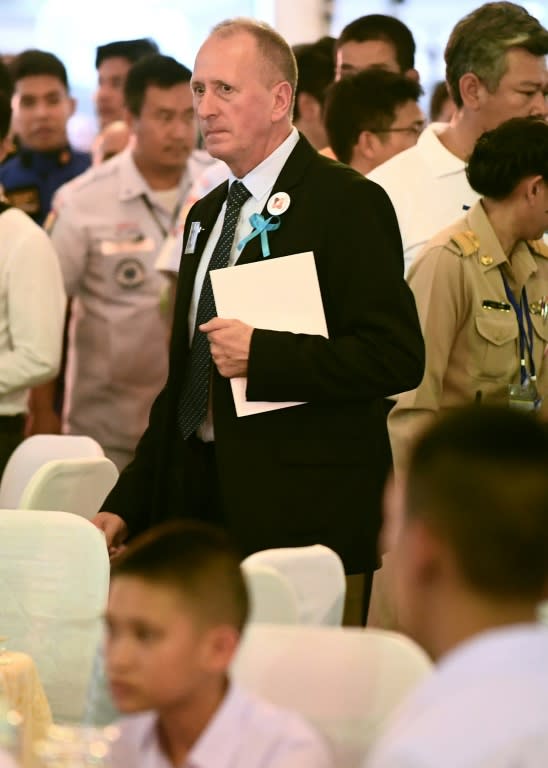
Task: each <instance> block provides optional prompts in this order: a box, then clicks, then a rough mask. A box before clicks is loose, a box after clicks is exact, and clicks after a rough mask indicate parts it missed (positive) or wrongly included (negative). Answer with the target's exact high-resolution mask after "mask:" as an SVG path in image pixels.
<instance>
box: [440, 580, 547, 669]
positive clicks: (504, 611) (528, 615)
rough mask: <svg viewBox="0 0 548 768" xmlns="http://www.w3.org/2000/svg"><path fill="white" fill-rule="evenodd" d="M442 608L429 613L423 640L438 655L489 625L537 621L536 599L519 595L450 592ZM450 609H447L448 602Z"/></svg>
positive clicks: (483, 630) (484, 629) (484, 630)
mask: <svg viewBox="0 0 548 768" xmlns="http://www.w3.org/2000/svg"><path fill="white" fill-rule="evenodd" d="M444 605H445V608H443V606H441V608H442V611H440V612H439V613H438V614H437V617H436V616H435V615H434V614H435V613H436V612H433V614H432V616H431V626H430V633H429V634H430V637H429V638H428V641H427V642H426V643H425V646H428V647H427V650H428V652H429V653H430V655H431V656H432V657H433V658H434V659H435V660H437V659H439V658H440V657H441V656H444V655H445V654H446V653H449V651H452V650H454V649H455V648H457V646H459V645H461V644H462V643H464V642H465V641H466V640H470V639H472V638H473V637H475V636H476V635H480V634H481V633H483V632H487V631H488V630H491V629H502V628H503V627H510V626H512V625H515V624H524V623H525V624H529V623H533V622H535V621H536V611H537V602H536V601H535V600H529V601H528V600H526V599H522V600H520V599H518V598H516V599H515V600H502V599H501V600H496V599H495V598H492V597H480V596H478V595H471V594H470V593H469V592H461V593H459V594H458V595H454V594H453V595H451V597H450V599H448V600H447V601H444ZM449 605H450V606H451V610H447V606H449Z"/></svg>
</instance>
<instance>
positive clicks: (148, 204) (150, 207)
mask: <svg viewBox="0 0 548 768" xmlns="http://www.w3.org/2000/svg"><path fill="white" fill-rule="evenodd" d="M141 200H142V201H143V203H144V204H145V205H146V207H147V210H148V212H149V213H150V215H151V216H152V218H153V219H154V222H155V224H156V226H157V227H158V229H159V230H160V232H161V233H162V237H163V238H164V240H165V238H166V237H167V236H168V235H169V232H170V230H171V229H173V226H174V224H175V222H176V221H177V218H178V216H179V211H180V210H181V203H177V205H176V206H175V210H174V211H173V215H172V217H171V222H170V225H169V229H166V228H165V227H164V225H163V224H162V221H161V219H160V218H159V216H158V214H157V213H156V211H155V210H154V206H153V205H152V203H151V202H150V200H149V199H148V197H147V195H146V194H145V193H143V194H142V195H141Z"/></svg>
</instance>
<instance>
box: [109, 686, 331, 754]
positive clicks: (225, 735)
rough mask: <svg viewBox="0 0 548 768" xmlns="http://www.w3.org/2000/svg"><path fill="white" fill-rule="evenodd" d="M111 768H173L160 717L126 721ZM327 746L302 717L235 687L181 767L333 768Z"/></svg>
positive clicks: (114, 750) (127, 718)
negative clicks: (160, 732)
mask: <svg viewBox="0 0 548 768" xmlns="http://www.w3.org/2000/svg"><path fill="white" fill-rule="evenodd" d="M119 726H120V738H119V739H118V741H117V742H115V744H114V745H113V749H112V756H111V765H112V768H172V764H171V762H170V761H169V759H168V758H167V756H166V755H165V753H164V752H163V751H162V749H161V747H160V744H159V742H158V735H157V732H156V715H155V714H154V713H151V712H146V713H143V714H140V715H132V716H130V717H125V718H122V720H121V721H120V722H119ZM330 766H332V761H331V757H330V754H329V750H328V748H327V746H326V745H325V744H324V742H323V741H322V739H321V737H320V736H319V735H317V734H316V732H315V731H314V730H313V729H312V728H311V726H309V725H308V724H307V723H306V722H305V721H304V720H303V719H302V718H301V717H300V716H299V715H297V714H294V713H293V712H289V711H286V710H283V709H279V708H277V707H274V706H273V705H272V704H269V703H268V702H266V701H263V700H261V699H259V698H257V697H256V696H254V695H253V694H251V693H248V692H247V691H244V690H243V689H241V688H240V687H239V686H237V685H235V684H234V683H233V684H231V686H230V689H229V691H228V693H227V694H226V696H225V698H224V700H223V701H222V703H221V705H220V707H219V709H218V710H217V711H216V713H215V714H214V716H213V718H212V719H211V720H210V722H209V724H208V726H207V728H206V729H205V731H204V732H203V733H202V734H201V736H200V737H199V739H198V741H197V742H196V744H195V745H194V746H193V747H192V749H191V751H190V753H189V754H188V756H187V758H186V760H185V761H184V763H183V764H182V765H181V766H178V768H329V767H330Z"/></svg>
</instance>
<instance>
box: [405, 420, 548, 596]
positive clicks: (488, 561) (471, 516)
mask: <svg viewBox="0 0 548 768" xmlns="http://www.w3.org/2000/svg"><path fill="white" fill-rule="evenodd" d="M547 470H548V431H547V428H546V426H545V425H544V424H542V422H541V421H540V420H538V419H537V418H536V417H535V416H534V415H532V414H530V413H523V412H520V411H517V410H512V409H511V408H508V407H502V406H501V407H495V406H475V407H474V406H468V407H466V408H454V409H450V410H448V411H447V412H446V413H445V414H444V415H442V416H441V417H439V419H437V420H436V421H435V422H434V425H433V426H431V427H430V428H429V429H428V430H427V431H426V432H425V433H424V434H423V435H422V436H421V437H420V438H419V440H418V441H417V442H416V444H415V446H414V449H413V451H412V454H411V460H410V464H409V471H408V475H407V480H406V516H407V518H408V520H412V519H420V520H423V521H424V522H425V524H426V525H428V527H429V528H431V530H432V531H434V532H435V533H436V534H437V535H438V536H440V538H442V539H443V540H444V541H445V542H446V544H447V545H448V546H449V548H450V549H451V551H452V553H453V556H454V558H455V561H456V563H457V566H458V568H459V572H460V575H461V578H463V580H464V582H465V583H466V584H467V585H468V587H469V588H471V589H472V590H473V591H475V592H476V593H478V594H481V595H483V596H488V597H490V598H495V599H503V600H504V599H510V600H513V599H516V598H517V599H524V598H525V599H528V600H530V599H532V600H540V599H541V598H542V596H543V592H544V590H545V589H546V585H547V577H548V471H547Z"/></svg>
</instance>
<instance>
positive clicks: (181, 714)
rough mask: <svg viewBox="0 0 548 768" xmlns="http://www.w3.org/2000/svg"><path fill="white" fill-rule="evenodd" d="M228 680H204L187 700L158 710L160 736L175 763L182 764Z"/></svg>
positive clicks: (223, 695) (165, 751)
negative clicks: (197, 690) (207, 681)
mask: <svg viewBox="0 0 548 768" xmlns="http://www.w3.org/2000/svg"><path fill="white" fill-rule="evenodd" d="M227 690H228V680H225V681H221V682H219V681H218V680H214V681H211V682H210V683H209V684H208V683H203V684H201V685H200V687H199V692H198V693H197V694H196V695H195V696H193V697H189V699H188V700H187V701H185V702H184V703H181V704H179V705H177V706H175V707H173V708H171V709H167V710H165V711H162V712H159V713H158V724H157V728H158V740H159V743H160V746H161V748H162V751H163V752H164V753H165V755H166V757H167V758H168V759H169V761H170V762H171V764H172V765H174V766H179V765H181V764H182V763H183V762H184V760H185V758H186V757H187V755H188V754H189V752H190V751H191V750H192V748H193V747H194V745H195V744H196V742H197V741H198V739H199V738H200V736H201V735H202V733H203V732H204V731H205V730H206V728H207V726H208V725H209V722H210V720H211V719H212V717H213V716H214V715H215V712H216V711H217V709H218V708H219V706H220V705H221V702H222V701H223V699H224V697H225V695H226V693H227Z"/></svg>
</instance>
